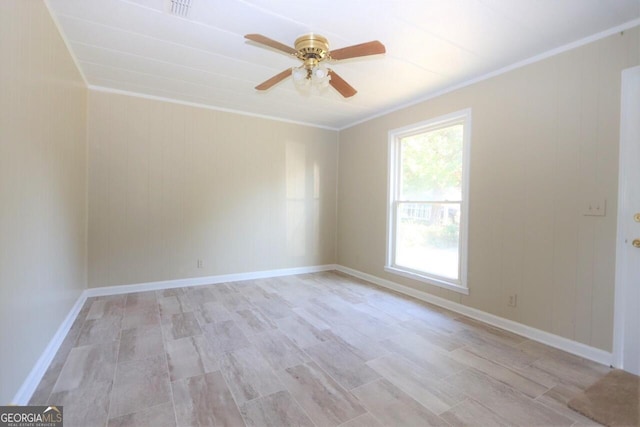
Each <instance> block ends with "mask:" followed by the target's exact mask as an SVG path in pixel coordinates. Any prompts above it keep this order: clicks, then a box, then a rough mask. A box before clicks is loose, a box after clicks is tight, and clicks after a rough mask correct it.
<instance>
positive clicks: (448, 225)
mask: <svg viewBox="0 0 640 427" xmlns="http://www.w3.org/2000/svg"><path fill="white" fill-rule="evenodd" d="M397 206H398V212H397V217H396V218H397V227H398V229H397V235H396V238H397V240H396V265H398V266H401V267H407V268H410V269H413V270H418V271H423V272H425V273H429V274H434V275H437V276H441V277H445V278H450V279H454V280H458V279H459V277H458V276H459V273H458V271H459V269H458V264H459V259H460V258H459V256H458V251H459V247H460V203H398V205H397Z"/></svg>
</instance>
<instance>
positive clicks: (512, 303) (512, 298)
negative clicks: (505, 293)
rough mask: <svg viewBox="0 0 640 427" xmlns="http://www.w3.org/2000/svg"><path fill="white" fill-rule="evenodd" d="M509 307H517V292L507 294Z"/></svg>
mask: <svg viewBox="0 0 640 427" xmlns="http://www.w3.org/2000/svg"><path fill="white" fill-rule="evenodd" d="M508 305H509V307H517V305H518V294H513V295H509V302H508Z"/></svg>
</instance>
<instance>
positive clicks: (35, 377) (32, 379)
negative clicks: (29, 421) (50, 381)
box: [12, 291, 87, 405]
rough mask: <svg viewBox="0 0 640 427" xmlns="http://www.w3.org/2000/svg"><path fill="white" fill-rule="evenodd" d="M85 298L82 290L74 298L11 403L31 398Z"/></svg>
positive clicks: (25, 401)
mask: <svg viewBox="0 0 640 427" xmlns="http://www.w3.org/2000/svg"><path fill="white" fill-rule="evenodd" d="M86 300H87V296H86V295H85V293H84V291H83V292H82V293H81V294H80V296H79V297H78V299H77V300H76V302H75V304H73V307H71V310H70V311H69V314H67V317H65V319H64V320H63V321H62V324H61V325H60V327H59V328H58V330H57V331H56V333H55V334H54V335H53V338H51V341H49V344H47V347H46V348H45V349H44V352H42V354H41V355H40V358H39V359H38V361H37V362H36V364H35V365H34V366H33V368H32V369H31V372H29V375H27V378H26V379H25V380H24V382H23V383H22V386H20V389H18V392H17V393H16V394H15V396H13V401H12V403H13V404H15V405H27V404H28V403H29V400H31V396H33V393H34V392H35V391H36V388H37V387H38V384H40V381H41V380H42V377H43V376H44V374H45V373H46V372H47V369H48V368H49V365H50V364H51V361H52V360H53V358H54V357H55V355H56V353H57V352H58V349H59V348H60V346H61V345H62V342H63V341H64V339H65V337H66V336H67V334H68V333H69V329H71V326H72V325H73V322H75V320H76V317H78V313H80V310H81V309H82V306H83V305H84V303H85V301H86Z"/></svg>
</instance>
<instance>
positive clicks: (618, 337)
mask: <svg viewBox="0 0 640 427" xmlns="http://www.w3.org/2000/svg"><path fill="white" fill-rule="evenodd" d="M631 79H638V81H639V83H636V84H640V66H636V67H632V68H627V69H625V70H623V71H622V78H621V88H620V94H621V95H620V156H619V161H618V214H617V237H616V270H615V273H616V276H615V300H614V304H615V305H614V319H613V360H612V362H613V366H614V367H616V368H621V369H622V368H624V364H623V361H624V344H625V315H626V313H625V307H626V297H627V295H628V288H629V286H631V283H630V280H628V277H627V271H628V263H629V261H628V259H627V245H629V243H628V242H627V240H628V237H627V236H628V234H627V229H628V221H629V220H630V219H629V218H628V217H626V212H627V211H629V210H630V209H629V208H630V204H631V200H629V193H628V186H629V185H630V184H631V183H630V182H629V179H628V178H627V170H628V168H629V167H631V166H633V165H631V164H630V163H631V161H632V157H631V155H630V154H631V152H632V151H633V150H632V144H633V141H632V138H631V137H630V136H628V135H626V133H625V132H624V129H626V127H627V126H628V124H629V123H631V121H632V120H633V118H632V117H630V116H631V115H630V114H628V112H626V111H624V104H625V103H626V102H627V98H626V97H625V92H627V93H629V91H625V88H626V87H627V86H628V85H630V84H633V83H632V82H631V81H630V80H631ZM627 96H630V95H627ZM636 120H637V118H636ZM638 356H639V357H640V355H638Z"/></svg>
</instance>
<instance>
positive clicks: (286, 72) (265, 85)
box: [256, 68, 291, 90]
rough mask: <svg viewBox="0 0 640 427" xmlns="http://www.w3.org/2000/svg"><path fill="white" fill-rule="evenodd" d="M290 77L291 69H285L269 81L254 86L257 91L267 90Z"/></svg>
mask: <svg viewBox="0 0 640 427" xmlns="http://www.w3.org/2000/svg"><path fill="white" fill-rule="evenodd" d="M290 75H291V68H287V69H286V70H284V71H283V72H281V73H279V74H276V75H275V76H273V77H271V78H270V79H269V80H266V81H264V82H262V83H260V84H259V85H258V86H256V89H258V90H267V89H269V88H270V87H271V86H274V85H276V84H277V83H280V82H281V81H282V80H284V79H286V78H287V77H289V76H290Z"/></svg>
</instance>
